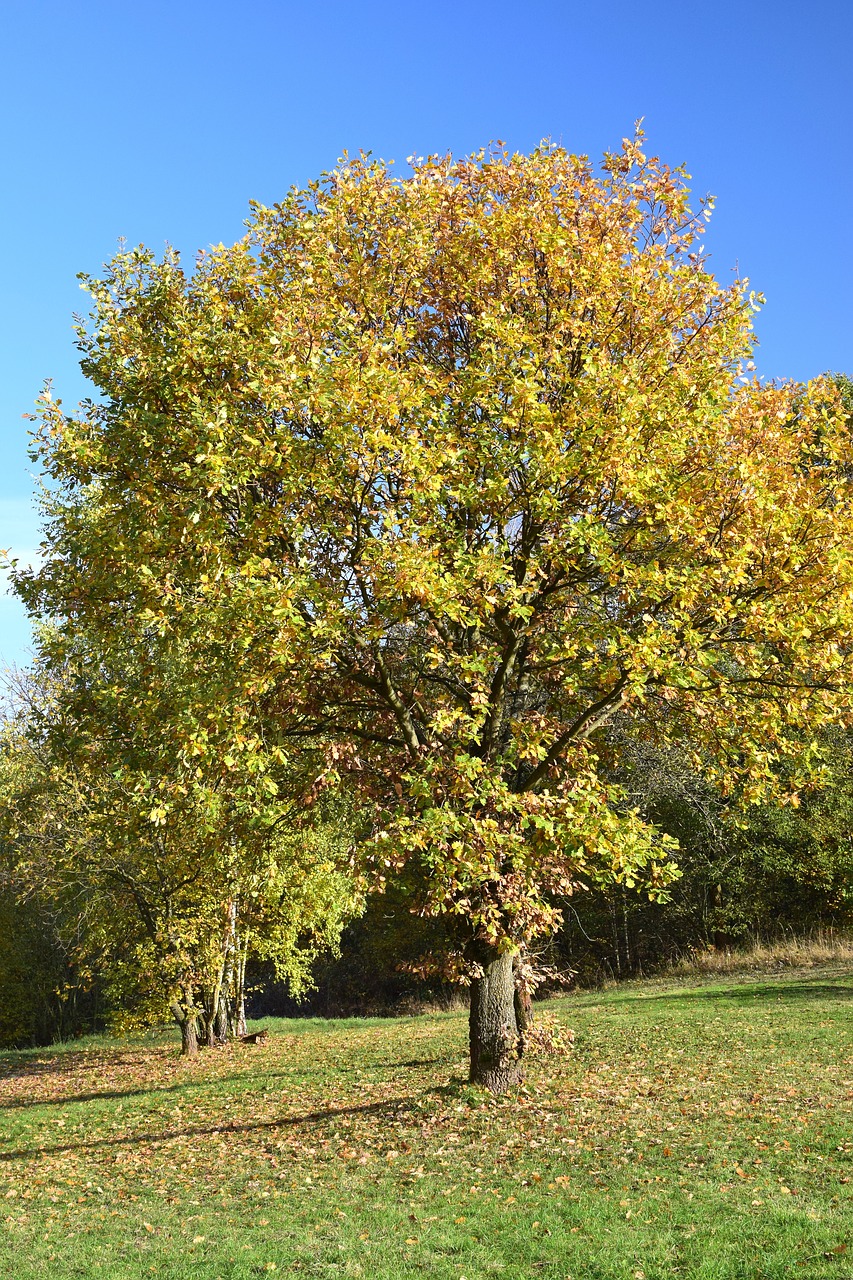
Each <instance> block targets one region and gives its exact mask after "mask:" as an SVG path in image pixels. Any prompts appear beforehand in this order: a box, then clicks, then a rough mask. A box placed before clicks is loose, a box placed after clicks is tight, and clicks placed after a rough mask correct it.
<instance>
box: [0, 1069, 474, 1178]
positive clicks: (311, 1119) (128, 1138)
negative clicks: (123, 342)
mask: <svg viewBox="0 0 853 1280" xmlns="http://www.w3.org/2000/svg"><path fill="white" fill-rule="evenodd" d="M462 1083H463V1082H462V1081H461V1079H460V1080H453V1081H451V1082H450V1083H449V1084H445V1085H436V1086H435V1087H434V1088H432V1089H428V1090H427V1091H426V1092H425V1093H422V1094H418V1095H408V1096H404V1097H399V1098H385V1099H382V1100H380V1101H378V1102H363V1103H358V1104H356V1105H353V1106H349V1107H325V1108H323V1109H320V1110H316V1111H305V1112H302V1113H301V1114H300V1115H295V1116H280V1117H278V1118H277V1119H275V1120H257V1121H251V1122H247V1123H244V1124H234V1123H230V1122H227V1121H225V1122H223V1123H222V1124H213V1125H197V1126H195V1127H190V1128H186V1129H166V1130H162V1129H161V1130H158V1131H157V1132H154V1133H140V1132H135V1133H129V1134H125V1135H117V1136H115V1137H110V1138H95V1139H93V1140H92V1141H90V1142H60V1143H51V1144H49V1145H39V1146H33V1147H18V1148H16V1149H15V1150H13V1151H3V1152H0V1164H11V1163H12V1162H13V1161H15V1160H27V1159H31V1158H32V1157H33V1156H54V1155H65V1154H67V1153H69V1152H72V1151H97V1150H99V1149H100V1150H103V1149H109V1148H111V1147H137V1146H141V1145H143V1144H148V1145H151V1146H158V1145H160V1144H162V1143H167V1142H173V1141H175V1140H176V1139H178V1138H213V1137H217V1136H224V1135H231V1136H233V1135H237V1134H252V1133H257V1134H262V1133H273V1132H275V1131H276V1130H279V1129H293V1128H298V1127H299V1125H303V1124H318V1123H322V1122H324V1121H328V1120H335V1119H337V1118H339V1117H341V1116H356V1115H361V1116H368V1115H383V1114H386V1113H387V1115H388V1116H389V1118H391V1119H395V1120H399V1119H400V1117H401V1116H404V1115H406V1114H413V1113H415V1112H417V1111H420V1104H421V1102H422V1101H423V1100H424V1099H425V1098H428V1097H430V1096H437V1097H442V1098H444V1097H448V1096H450V1097H453V1096H456V1094H457V1093H458V1091H459V1087H460V1084H462Z"/></svg>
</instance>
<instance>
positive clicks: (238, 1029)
mask: <svg viewBox="0 0 853 1280" xmlns="http://www.w3.org/2000/svg"><path fill="white" fill-rule="evenodd" d="M246 953H247V947H246V946H243V947H240V948H239V949H238V951H237V963H236V964H235V966H234V1002H233V1005H232V1010H233V1012H232V1023H233V1026H234V1035H235V1036H244V1035H245V1034H246Z"/></svg>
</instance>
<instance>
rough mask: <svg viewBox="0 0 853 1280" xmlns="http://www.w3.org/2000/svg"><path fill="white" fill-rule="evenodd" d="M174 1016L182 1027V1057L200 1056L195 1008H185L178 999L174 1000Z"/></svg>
mask: <svg viewBox="0 0 853 1280" xmlns="http://www.w3.org/2000/svg"><path fill="white" fill-rule="evenodd" d="M172 1017H173V1018H174V1019H175V1021H176V1022H177V1024H178V1026H179V1027H180V1028H181V1057H182V1058H195V1057H197V1056H198V1031H197V1028H196V1014H195V1010H194V1009H189V1010H187V1009H185V1008H183V1006H182V1005H181V1004H180V1003H179V1002H178V1001H177V1000H173V1001H172Z"/></svg>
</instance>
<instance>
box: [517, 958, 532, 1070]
mask: <svg viewBox="0 0 853 1280" xmlns="http://www.w3.org/2000/svg"><path fill="white" fill-rule="evenodd" d="M512 974H513V982H514V983H515V991H514V993H513V1001H514V1006H515V1025H516V1026H517V1027H518V1057H519V1058H520V1057H521V1056H522V1055H523V1053H524V1050H525V1046H526V1044H527V1037H528V1033H529V1031H530V1029H531V1027H532V1026H533V1001H532V1000H531V998H530V992H529V990H528V989H527V987H526V986H525V985H524V982H523V980H522V977H521V956H520V954H519V953H518V952H516V954H515V955H514V957H513V965H512Z"/></svg>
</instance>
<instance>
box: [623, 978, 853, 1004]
mask: <svg viewBox="0 0 853 1280" xmlns="http://www.w3.org/2000/svg"><path fill="white" fill-rule="evenodd" d="M747 999H753V1000H772V1001H774V1002H778V1001H785V1000H826V999H838V1000H851V1001H853V982H851V983H850V984H849V985H847V986H840V985H837V984H835V983H829V982H808V981H805V982H785V983H779V982H744V983H733V984H732V985H731V986H725V987H722V986H719V985H716V984H715V985H714V986H709V987H705V986H701V987H679V988H678V989H677V990H675V991H660V992H656V993H655V994H654V995H651V994H647V993H646V992H642V993H640V992H631V991H627V992H625V994H624V995H623V994H619V995H610V994H609V993H608V996H607V999H606V1000H603V1001H602V1002H601V1003H602V1005H604V1004H607V1005H612V1004H653V1003H660V1002H664V1003H669V1004H680V1003H681V1002H682V1001H684V1000H691V1001H693V1000H708V1001H714V1000H734V1001H743V1000H747Z"/></svg>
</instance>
